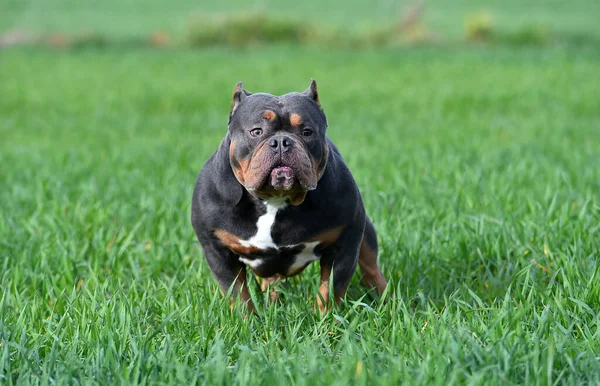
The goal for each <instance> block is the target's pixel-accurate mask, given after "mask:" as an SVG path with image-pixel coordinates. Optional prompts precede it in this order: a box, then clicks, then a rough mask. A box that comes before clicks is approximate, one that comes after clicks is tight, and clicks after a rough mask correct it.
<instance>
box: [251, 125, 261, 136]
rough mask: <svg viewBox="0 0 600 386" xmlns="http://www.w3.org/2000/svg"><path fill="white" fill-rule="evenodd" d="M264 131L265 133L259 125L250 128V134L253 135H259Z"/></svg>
mask: <svg viewBox="0 0 600 386" xmlns="http://www.w3.org/2000/svg"><path fill="white" fill-rule="evenodd" d="M262 133H263V130H262V129H260V128H258V127H257V128H255V129H252V130H250V135H251V136H253V137H258V136H259V135H262Z"/></svg>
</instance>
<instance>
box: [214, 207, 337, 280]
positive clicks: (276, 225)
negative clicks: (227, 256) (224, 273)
mask: <svg viewBox="0 0 600 386" xmlns="http://www.w3.org/2000/svg"><path fill="white" fill-rule="evenodd" d="M286 206H287V205H286V204H285V203H284V202H282V201H270V202H266V203H265V212H264V213H263V214H261V215H260V216H259V217H258V219H257V220H256V223H255V227H254V228H255V231H254V233H253V234H252V235H251V236H250V237H246V238H243V237H238V236H236V235H233V234H231V233H228V232H225V231H222V230H216V231H215V235H216V236H217V237H218V238H219V239H220V240H221V242H222V243H223V244H224V245H225V246H226V247H227V248H229V249H230V250H231V251H233V252H234V253H236V254H237V255H238V258H239V261H240V262H242V263H244V264H245V265H247V266H249V267H250V268H251V269H252V270H253V271H254V272H255V273H256V274H257V275H259V276H262V277H270V276H273V275H276V274H277V275H283V276H291V275H294V274H296V273H299V272H300V271H302V270H303V269H304V268H305V267H306V266H307V265H308V264H310V263H311V262H313V261H315V260H318V259H320V257H321V250H322V249H323V248H322V247H323V246H325V245H327V244H330V241H331V239H332V237H331V236H332V235H331V234H330V233H331V232H329V233H326V234H324V235H316V236H315V237H310V238H306V237H303V236H302V234H303V233H306V232H305V230H303V229H301V227H296V226H295V224H293V222H292V223H290V222H289V221H288V222H286V223H282V221H281V218H280V216H278V215H281V213H282V211H283V210H284V209H285V208H286ZM275 231H277V233H278V234H280V235H281V234H282V233H283V234H284V236H286V237H279V239H280V240H278V241H277V242H276V241H275V240H274V237H273V235H274V233H275ZM335 232H337V234H338V235H339V232H338V230H337V229H336V230H335ZM323 236H325V237H323Z"/></svg>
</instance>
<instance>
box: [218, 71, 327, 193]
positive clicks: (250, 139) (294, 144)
mask: <svg viewBox="0 0 600 386" xmlns="http://www.w3.org/2000/svg"><path fill="white" fill-rule="evenodd" d="M326 128H327V119H326V118H325V114H324V113H323V111H322V110H321V108H320V106H319V97H318V94H317V85H316V83H315V81H314V80H313V81H311V84H310V87H309V88H308V90H306V91H305V92H303V93H289V94H285V95H283V96H274V95H270V94H266V93H256V94H251V93H249V92H248V91H246V90H244V89H243V87H242V83H241V82H240V83H238V85H237V87H236V89H235V91H234V94H233V107H232V110H231V115H230V118H229V135H230V138H231V146H230V148H229V160H230V163H231V167H232V169H233V172H234V174H235V177H236V178H237V180H238V181H239V182H240V184H242V185H243V186H244V187H245V188H246V190H247V191H248V192H250V193H252V194H253V195H255V196H257V197H259V198H262V199H268V198H272V197H284V198H287V199H288V200H289V202H290V203H291V204H293V205H299V204H301V203H302V202H303V201H304V198H305V197H306V193H307V192H308V191H309V190H313V189H315V188H316V187H317V182H318V181H319V179H320V178H321V176H322V175H323V172H324V171H325V166H326V164H327V157H328V153H329V149H328V147H327V141H326V139H325V130H326Z"/></svg>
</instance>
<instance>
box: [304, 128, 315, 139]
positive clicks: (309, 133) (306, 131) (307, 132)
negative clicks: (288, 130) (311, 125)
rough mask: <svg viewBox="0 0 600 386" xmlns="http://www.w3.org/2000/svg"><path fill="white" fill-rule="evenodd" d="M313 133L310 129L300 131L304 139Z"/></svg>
mask: <svg viewBox="0 0 600 386" xmlns="http://www.w3.org/2000/svg"><path fill="white" fill-rule="evenodd" d="M312 133H313V131H312V130H311V129H304V130H302V135H303V136H305V137H310V136H311V135H312Z"/></svg>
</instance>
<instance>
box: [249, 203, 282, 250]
mask: <svg viewBox="0 0 600 386" xmlns="http://www.w3.org/2000/svg"><path fill="white" fill-rule="evenodd" d="M266 205H267V213H265V214H263V215H262V216H260V217H259V218H258V221H256V234H255V235H254V236H252V237H251V238H250V239H249V240H241V239H240V244H241V245H243V246H244V247H257V248H259V249H268V248H277V245H275V243H274V242H273V238H272V237H271V227H273V224H275V217H276V216H277V212H278V211H279V210H280V209H283V208H285V207H286V206H287V204H286V203H285V199H272V200H268V201H267V203H266Z"/></svg>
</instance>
